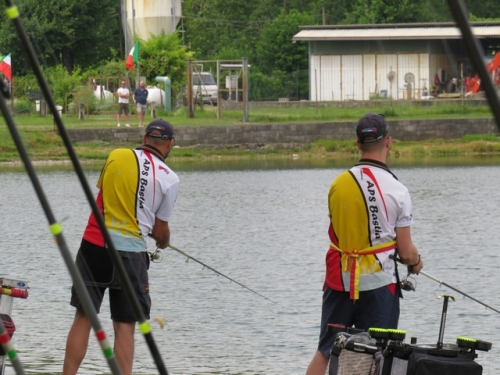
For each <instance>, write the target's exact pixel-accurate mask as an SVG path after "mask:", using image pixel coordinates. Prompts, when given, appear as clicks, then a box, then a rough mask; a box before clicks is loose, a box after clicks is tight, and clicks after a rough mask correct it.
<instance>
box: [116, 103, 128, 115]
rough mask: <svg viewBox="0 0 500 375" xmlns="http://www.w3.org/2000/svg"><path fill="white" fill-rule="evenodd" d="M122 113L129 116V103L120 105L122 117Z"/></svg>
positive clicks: (119, 111)
mask: <svg viewBox="0 0 500 375" xmlns="http://www.w3.org/2000/svg"><path fill="white" fill-rule="evenodd" d="M122 113H124V114H126V115H128V113H129V111H128V103H118V114H119V115H121V114H122Z"/></svg>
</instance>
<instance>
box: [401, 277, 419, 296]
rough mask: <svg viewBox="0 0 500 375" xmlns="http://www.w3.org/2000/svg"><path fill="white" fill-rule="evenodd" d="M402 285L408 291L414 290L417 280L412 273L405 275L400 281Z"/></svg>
mask: <svg viewBox="0 0 500 375" xmlns="http://www.w3.org/2000/svg"><path fill="white" fill-rule="evenodd" d="M400 286H401V289H402V290H406V291H407V292H414V291H415V289H416V287H417V280H415V279H414V278H413V277H411V276H410V274H408V275H406V276H405V277H403V278H402V279H401V281H400Z"/></svg>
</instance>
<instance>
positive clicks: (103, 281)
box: [63, 119, 179, 375]
mask: <svg viewBox="0 0 500 375" xmlns="http://www.w3.org/2000/svg"><path fill="white" fill-rule="evenodd" d="M143 142H144V144H143V145H142V146H140V147H138V148H136V149H135V150H132V149H128V148H118V149H115V150H113V151H112V152H111V153H110V154H109V156H108V159H107V160H106V163H105V165H104V167H103V169H102V172H101V175H100V177H99V180H98V182H97V187H98V189H99V192H98V195H97V199H96V202H97V205H98V207H99V209H100V211H101V214H102V216H103V218H104V222H105V224H106V228H107V230H108V231H109V235H110V237H111V239H112V241H113V245H114V246H115V248H116V250H117V252H118V255H119V257H120V259H121V261H122V263H123V266H124V268H125V270H126V272H127V276H128V278H129V280H130V283H131V284H132V286H133V288H134V293H135V295H136V297H137V300H138V301H139V304H140V306H141V309H142V311H143V313H144V316H145V318H146V319H148V320H149V319H150V311H151V297H150V295H149V280H148V269H149V262H150V258H149V254H148V253H147V243H146V237H147V236H149V235H151V236H152V237H153V238H154V239H155V240H156V246H157V247H158V248H160V249H164V248H166V247H168V246H169V242H170V227H169V221H170V219H171V217H172V213H173V208H174V202H175V200H176V199H177V192H178V189H179V178H178V177H177V175H176V173H175V172H174V171H173V170H172V169H170V168H169V167H168V166H167V164H165V159H166V158H167V156H168V155H169V153H170V150H171V149H172V146H173V144H174V128H173V126H172V125H171V124H170V123H169V122H167V121H164V120H161V119H158V120H154V121H152V122H151V123H150V124H149V125H148V126H147V128H146V131H145V133H144V136H143ZM76 265H77V267H78V270H79V272H80V274H81V275H82V278H83V280H84V281H85V284H86V287H87V290H88V292H89V294H90V297H91V299H92V302H93V303H94V306H95V309H96V311H97V313H99V310H100V307H101V304H102V301H103V298H104V293H105V291H106V289H108V292H109V306H110V310H111V319H112V320H113V329H114V352H115V355H116V360H117V362H118V365H119V367H120V369H121V371H122V374H123V375H130V374H132V368H133V359H134V347H135V344H134V333H135V326H136V322H137V320H138V317H137V315H136V313H135V311H134V308H133V306H132V304H131V303H130V301H129V298H128V295H127V293H126V292H125V290H124V288H123V287H122V286H121V282H120V280H119V278H118V277H117V276H116V275H115V274H116V272H115V268H114V265H113V262H112V261H111V259H110V257H109V254H108V249H107V248H106V243H105V239H104V236H103V234H102V232H101V229H100V227H99V225H98V223H97V220H96V218H95V216H94V214H93V213H92V214H91V215H90V217H89V220H88V223H87V227H86V228H85V231H84V234H83V238H82V241H81V245H80V249H79V250H78V253H77V256H76ZM70 304H71V306H73V307H75V308H76V313H75V317H74V320H73V325H72V326H71V329H70V331H69V334H68V338H67V341H66V352H65V357H64V365H63V375H75V374H76V373H77V371H78V369H79V367H80V365H81V363H82V361H83V358H84V357H85V355H86V353H87V347H88V342H89V336H90V330H91V328H92V326H91V322H90V320H89V318H88V317H87V316H86V314H85V312H84V310H83V306H82V303H81V301H80V298H79V296H78V294H77V293H76V290H75V287H74V286H73V287H72V288H71V302H70Z"/></svg>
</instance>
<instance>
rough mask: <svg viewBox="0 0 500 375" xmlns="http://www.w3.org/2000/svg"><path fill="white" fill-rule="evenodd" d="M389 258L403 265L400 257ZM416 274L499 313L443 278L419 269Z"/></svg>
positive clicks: (498, 311) (499, 311)
mask: <svg viewBox="0 0 500 375" xmlns="http://www.w3.org/2000/svg"><path fill="white" fill-rule="evenodd" d="M390 258H391V259H395V260H396V261H397V262H398V263H401V264H403V265H405V264H404V263H403V261H402V260H401V259H400V258H398V257H396V256H392V255H391V256H390ZM418 274H419V275H424V276H425V277H428V278H429V279H431V280H433V281H435V282H437V283H438V284H439V285H444V286H446V287H448V288H450V289H451V290H454V291H455V292H457V293H460V294H461V295H463V296H464V297H467V298H469V299H471V300H473V301H475V302H477V303H479V304H481V305H483V306H484V307H487V308H488V309H491V310H493V311H495V312H497V313H499V314H500V310H497V309H495V308H494V307H491V306H490V305H487V304H486V303H484V302H481V301H480V300H478V299H476V298H474V297H472V296H470V295H469V294H467V293H465V292H462V291H461V290H459V289H457V288H455V287H454V286H452V285H450V284H448V283H446V282H444V281H443V280H439V279H438V278H437V277H434V276H432V275H430V274H428V273H427V272H424V271H420V272H419V273H418Z"/></svg>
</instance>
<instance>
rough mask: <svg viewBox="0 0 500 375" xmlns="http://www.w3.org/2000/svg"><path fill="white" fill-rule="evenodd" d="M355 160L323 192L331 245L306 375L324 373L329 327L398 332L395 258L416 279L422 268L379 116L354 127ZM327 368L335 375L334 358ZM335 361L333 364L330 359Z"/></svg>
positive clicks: (408, 201)
mask: <svg viewBox="0 0 500 375" xmlns="http://www.w3.org/2000/svg"><path fill="white" fill-rule="evenodd" d="M356 135H357V142H356V145H357V147H358V149H359V150H360V151H361V159H360V160H359V162H358V163H357V164H356V165H355V166H353V167H352V168H351V169H349V170H348V171H345V172H343V173H341V174H340V175H339V176H338V177H337V178H336V179H335V180H334V181H333V183H332V185H331V187H330V191H329V193H328V209H329V216H330V225H329V229H328V235H329V239H330V247H329V249H328V252H327V254H326V276H325V281H324V285H323V303H322V313H321V328H320V337H319V343H318V347H317V351H316V353H315V355H314V357H313V359H312V360H311V363H310V364H309V367H308V369H307V372H306V375H325V372H326V370H327V367H328V363H329V361H330V352H331V349H332V347H333V343H334V339H335V332H333V331H330V330H328V325H329V324H338V325H341V326H344V327H346V328H348V327H355V328H357V329H361V330H364V331H367V330H368V329H369V328H397V327H398V321H399V312H400V311H399V299H400V297H401V290H400V285H399V282H398V277H397V266H396V261H395V260H394V259H393V257H394V256H395V255H398V256H399V258H400V259H401V260H402V261H403V262H404V263H405V264H406V265H408V269H409V271H410V272H411V273H414V274H418V273H419V272H420V270H421V269H422V268H423V266H424V263H423V260H422V259H421V258H420V255H419V254H418V251H417V248H416V246H415V245H414V244H413V241H412V237H411V231H410V226H411V225H412V224H413V215H412V203H411V198H410V193H409V192H408V189H407V188H406V187H405V186H404V185H403V184H402V183H401V182H399V181H398V179H397V178H396V176H395V175H394V174H393V173H392V172H391V170H390V169H389V167H388V166H387V165H386V164H385V162H386V159H387V155H388V154H389V148H390V145H391V136H390V135H389V127H388V125H387V122H386V120H385V118H384V116H382V115H378V114H375V113H371V112H369V113H367V114H366V115H364V116H363V117H362V118H361V119H360V120H359V122H358V124H357V127H356ZM331 358H332V363H331V364H330V370H331V371H332V370H333V373H334V374H336V373H337V371H336V370H337V361H336V359H337V357H335V356H332V357H331ZM334 359H335V360H334Z"/></svg>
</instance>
